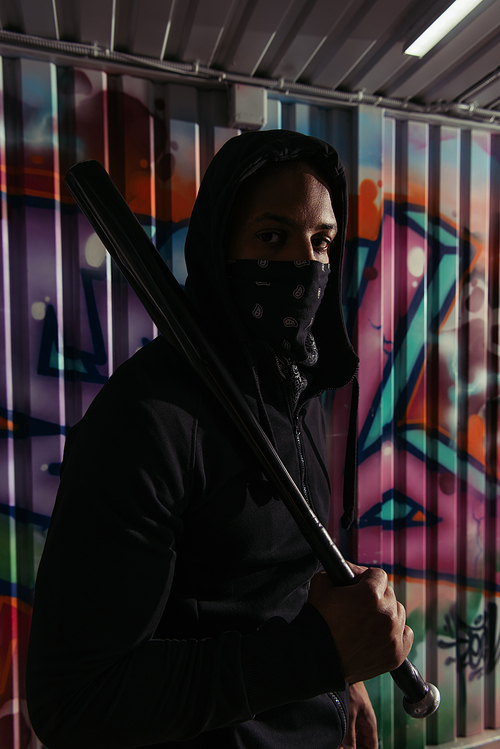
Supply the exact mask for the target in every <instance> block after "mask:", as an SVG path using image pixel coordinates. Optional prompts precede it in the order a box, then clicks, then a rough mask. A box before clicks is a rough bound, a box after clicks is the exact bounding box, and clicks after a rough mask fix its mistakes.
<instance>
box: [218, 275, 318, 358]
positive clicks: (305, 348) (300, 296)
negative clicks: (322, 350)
mask: <svg viewBox="0 0 500 749" xmlns="http://www.w3.org/2000/svg"><path fill="white" fill-rule="evenodd" d="M227 267H228V276H229V282H230V285H231V288H232V292H233V297H234V302H235V304H236V307H237V308H238V310H239V311H240V312H241V314H242V317H243V320H244V323H245V325H246V327H247V329H248V330H249V331H250V333H251V335H252V337H253V338H255V339H257V340H260V341H266V342H267V343H268V344H269V345H270V346H271V347H272V348H273V349H274V351H275V352H276V354H278V356H284V357H285V358H287V359H290V360H292V361H295V362H297V363H298V364H303V365H305V366H309V367H311V366H314V364H316V362H317V360H318V350H317V348H316V344H315V341H314V338H313V336H312V334H311V326H312V324H313V322H314V316H315V314H316V312H317V311H318V308H319V305H320V304H321V300H322V299H323V294H324V291H325V288H326V284H327V283H328V275H329V273H330V265H329V264H327V263H320V262H318V261H316V260H230V261H229V263H228V266H227Z"/></svg>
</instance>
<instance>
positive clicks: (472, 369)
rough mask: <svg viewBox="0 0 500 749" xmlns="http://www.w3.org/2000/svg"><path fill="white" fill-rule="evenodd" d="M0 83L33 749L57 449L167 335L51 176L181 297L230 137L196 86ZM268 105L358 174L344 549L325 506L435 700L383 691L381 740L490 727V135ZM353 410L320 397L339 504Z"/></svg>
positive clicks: (2, 691)
mask: <svg viewBox="0 0 500 749" xmlns="http://www.w3.org/2000/svg"><path fill="white" fill-rule="evenodd" d="M1 81H2V89H1V92H0V94H1V95H0V102H1V109H2V112H1V116H0V157H1V170H0V179H1V189H2V204H1V205H2V233H1V243H2V244H1V246H2V264H1V267H0V271H1V276H0V278H1V284H0V311H1V320H2V325H1V329H0V373H1V374H0V538H1V539H2V543H1V544H0V664H1V665H0V746H2V748H3V747H5V749H31V748H32V747H33V749H34V747H38V746H39V744H38V742H37V740H36V738H35V737H34V735H33V734H32V732H31V729H30V727H29V719H28V716H27V712H26V706H25V701H24V686H23V672H24V662H25V658H26V648H27V640H28V632H29V617H30V611H31V603H32V595H33V587H34V580H35V575H36V569H37V565H38V560H39V558H40V555H41V552H42V549H43V543H44V538H45V533H46V531H47V527H48V523H49V519H50V514H51V511H52V506H53V501H54V497H55V493H56V490H57V482H58V471H59V466H60V463H61V459H62V450H63V446H64V436H65V434H66V432H67V429H68V428H69V427H70V426H71V425H72V424H74V423H75V422H76V421H77V420H78V419H79V418H80V417H81V415H82V414H83V413H84V412H85V410H86V408H87V407H88V405H89V404H90V402H91V401H92V400H93V398H94V397H95V395H96V394H97V392H98V390H99V388H100V387H101V386H102V384H103V383H104V382H105V381H106V379H107V378H108V377H109V375H110V374H111V372H112V371H113V370H114V369H115V368H116V367H117V366H118V365H119V364H120V363H121V362H122V361H123V360H124V359H126V358H127V357H128V356H130V355H131V354H132V353H134V351H135V350H136V349H137V348H139V347H140V346H142V345H144V343H145V342H147V341H148V340H150V339H151V338H152V337H153V336H154V335H155V330H154V327H153V325H152V323H151V321H150V320H149V318H148V316H147V314H146V313H145V311H144V310H143V308H142V306H141V305H140V303H139V302H138V300H137V299H136V297H135V295H134V294H133V292H131V290H130V289H129V288H128V287H127V285H126V284H125V283H124V281H123V278H122V277H121V275H120V274H119V273H118V272H117V270H116V268H114V267H112V265H111V262H110V261H109V260H108V259H107V258H106V254H105V251H104V248H103V247H102V244H101V243H100V242H99V240H98V239H97V237H96V235H95V234H94V233H93V232H92V230H91V229H90V227H89V225H88V223H87V222H86V220H85V219H84V218H83V217H82V216H81V215H80V214H79V213H78V212H77V211H76V210H75V207H74V205H73V204H72V202H71V199H70V198H69V195H68V193H67V192H66V190H65V188H64V185H63V183H62V182H61V181H60V176H61V175H62V174H64V173H65V171H66V170H67V169H68V168H69V167H70V166H71V165H72V163H74V162H75V161H77V160H80V159H84V158H96V159H98V160H99V161H101V162H102V163H104V164H105V166H106V167H107V168H108V169H109V171H110V173H111V175H112V176H113V178H114V180H115V182H116V183H117V185H118V186H119V188H120V189H121V190H122V192H123V193H124V195H125V196H126V198H127V200H128V202H129V204H130V206H131V207H132V208H133V210H134V211H135V212H136V214H137V215H138V217H139V220H140V221H141V223H142V225H143V226H144V228H145V230H146V231H147V232H148V234H149V235H150V237H151V238H152V239H153V241H154V242H155V243H156V246H157V248H158V249H159V251H160V253H161V255H162V257H163V258H164V260H165V262H166V263H167V264H168V265H169V267H170V268H171V269H172V270H173V272H174V273H175V275H176V276H177V278H178V280H179V281H180V282H181V283H183V282H184V280H185V274H186V270H185V266H184V261H183V253H182V251H183V243H184V238H185V234H186V228H187V223H188V219H189V214H190V211H191V207H192V205H193V201H194V198H195V195H196V191H197V188H198V184H199V178H200V171H201V170H202V168H203V165H205V164H206V163H207V162H208V160H209V158H210V155H211V153H212V152H213V151H214V150H216V149H217V148H218V147H220V146H221V145H222V143H223V142H224V141H225V140H226V139H227V138H229V137H231V136H232V135H234V134H235V131H234V130H231V129H229V128H226V127H224V126H223V125H222V124H221V121H220V119H217V118H213V119H212V120H211V119H210V117H212V114H211V112H212V113H213V109H214V107H212V108H211V107H208V106H207V105H206V102H205V105H204V106H206V110H205V109H200V106H201V105H200V103H199V102H198V101H197V100H196V90H195V89H194V88H192V89H189V88H188V87H185V86H175V85H171V84H164V85H161V86H160V85H159V84H152V83H150V82H148V81H145V80H143V79H139V78H133V77H130V76H106V75H105V74H104V73H101V72H99V71H96V70H83V69H68V68H65V69H58V68H56V67H55V66H54V65H53V64H50V63H45V62H44V63H41V62H37V61H33V60H4V61H3V67H2V71H1ZM214 96H215V94H214ZM269 105H270V106H269V112H270V117H271V121H270V123H269V125H268V126H269V127H281V126H282V125H283V126H284V127H292V128H297V129H301V130H302V131H304V132H307V133H309V134H313V135H319V136H320V137H324V138H325V139H327V140H330V141H331V142H333V143H334V144H335V145H337V147H338V148H339V151H340V153H341V156H342V157H343V158H344V157H345V160H346V162H347V165H348V170H349V172H350V173H351V174H352V175H354V174H356V175H357V177H356V179H357V181H354V179H351V193H352V197H351V218H350V234H349V246H348V253H347V260H346V268H345V294H344V305H345V314H346V320H347V324H348V328H349V331H350V334H351V336H352V339H353V341H354V342H355V346H356V348H357V350H358V351H359V353H360V356H361V366H360V372H359V379H360V385H361V399H360V409H359V489H358V513H357V518H358V519H357V523H356V528H355V530H354V532H353V533H352V534H351V537H350V539H346V538H345V537H343V536H338V534H339V532H338V515H339V513H340V509H339V507H338V503H335V502H334V503H333V509H332V517H331V530H332V534H333V535H334V536H336V537H338V539H339V542H340V543H341V544H342V545H343V547H344V548H345V549H346V550H347V549H349V551H350V554H351V555H352V557H353V558H355V559H356V560H357V561H359V562H361V563H367V564H375V565H379V566H383V567H384V568H385V569H386V570H387V571H388V573H389V574H390V576H391V579H392V580H393V584H394V586H395V588H396V590H397V593H398V597H399V598H400V599H401V600H403V602H404V603H405V605H406V607H407V611H408V617H409V622H410V624H411V626H412V627H413V628H414V631H415V635H416V637H415V647H414V651H413V653H412V659H413V660H414V661H415V663H416V665H417V666H418V668H419V669H420V670H421V671H422V672H426V673H427V676H428V678H430V679H431V680H433V681H434V682H435V683H437V684H438V686H439V687H440V689H441V691H442V694H443V706H442V708H441V710H440V711H439V714H438V717H436V718H435V719H433V720H432V721H431V722H429V724H428V726H427V737H426V728H425V725H424V724H423V723H421V722H415V721H414V722H413V723H411V722H410V721H409V720H407V719H406V717H405V715H404V713H403V711H402V709H401V707H400V704H399V699H396V700H395V699H393V694H392V686H391V683H390V679H388V678H386V677H383V678H380V679H377V680H374V681H373V682H372V683H370V685H369V689H370V693H371V695H372V699H373V701H374V705H375V708H376V710H377V714H378V717H379V726H380V734H381V740H382V742H383V746H384V748H385V749H388V748H390V747H398V749H399V748H400V747H407V749H420V748H422V749H423V747H424V746H425V742H426V740H428V741H429V742H430V743H435V744H439V743H443V742H446V741H450V740H452V739H453V738H454V737H455V735H457V733H461V734H463V735H469V734H473V733H476V732H477V731H481V730H482V729H483V728H484V727H496V726H498V725H499V722H500V715H498V709H497V707H496V702H497V701H498V700H496V694H497V693H498V688H497V682H496V680H497V668H496V665H497V662H498V651H499V642H498V626H497V596H498V595H499V593H500V587H499V585H500V578H499V570H498V562H497V559H498V553H497V551H496V548H497V543H496V539H497V537H498V535H499V531H500V528H499V527H498V520H497V512H496V504H497V499H498V479H499V475H498V470H499V468H498V467H499V457H500V456H499V454H498V449H499V448H498V441H497V408H498V384H499V383H498V372H499V362H498V356H499V349H498V324H499V320H498V293H496V294H495V293H493V292H494V289H495V284H496V287H498V262H497V261H496V260H495V259H494V255H495V252H496V255H498V248H495V247H493V243H494V238H495V236H496V237H498V228H497V229H494V227H493V226H492V222H495V221H496V222H497V223H498V214H495V213H494V211H493V209H492V203H491V195H492V194H493V186H494V185H495V184H497V183H498V173H499V170H500V164H499V151H500V149H499V147H498V142H497V140H496V138H498V136H494V135H492V134H491V133H489V132H488V131H487V130H486V129H482V130H480V131H474V130H472V131H471V130H470V129H468V128H464V129H459V128H458V127H457V126H451V125H442V126H440V127H438V126H437V125H436V126H433V127H432V128H431V127H430V126H429V125H428V124H427V123H424V122H413V121H408V122H396V121H395V120H393V119H391V118H390V117H387V116H385V115H384V112H382V111H380V110H378V109H376V108H373V109H370V108H368V107H364V106H360V107H359V108H358V109H357V110H353V111H352V112H351V113H349V115H348V116H349V128H345V127H343V126H342V127H340V126H339V127H338V128H337V126H336V123H337V119H336V118H338V122H340V121H341V119H342V118H345V117H346V116H347V115H346V113H345V112H340V110H339V112H336V110H330V112H329V113H328V116H326V115H325V116H321V117H318V116H317V111H318V110H319V107H313V106H312V105H309V104H304V103H297V104H293V103H289V102H281V101H278V100H277V99H273V100H271V101H270V102H269ZM322 111H323V110H322ZM325 111H326V110H325ZM203 118H205V120H206V121H204V128H203V132H202V131H201V129H200V125H199V123H201V122H202V120H203ZM318 123H319V124H318ZM318 128H319V129H318ZM207 133H209V135H208V136H207ZM346 133H347V135H346ZM355 134H357V136H355ZM337 136H338V137H337ZM355 137H357V141H354V140H353V139H354V138H355ZM352 153H356V155H357V163H356V164H352V163H351V161H350V159H351V154H352ZM495 180H496V182H495ZM495 189H498V188H495ZM495 232H496V233H495ZM349 398H350V394H349V393H348V392H346V393H344V392H343V391H341V392H339V393H337V394H335V395H333V394H328V395H327V396H326V397H325V409H326V412H327V416H328V430H329V444H330V451H329V460H330V468H331V474H332V492H333V497H334V498H335V497H336V496H338V495H339V492H340V490H341V486H340V485H341V481H342V475H341V474H342V470H341V466H342V455H343V444H344V437H345V432H346V429H347V424H346V412H347V411H346V408H345V406H346V404H347V403H348V401H349ZM486 686H487V690H486ZM485 691H487V692H488V695H489V697H487V696H486V697H485ZM457 694H458V697H457V696H456V695H457ZM491 695H493V698H492V697H491ZM457 700H458V702H457ZM460 700H461V702H460ZM483 714H484V715H485V716H486V718H485V720H484V721H483V719H482V715H483Z"/></svg>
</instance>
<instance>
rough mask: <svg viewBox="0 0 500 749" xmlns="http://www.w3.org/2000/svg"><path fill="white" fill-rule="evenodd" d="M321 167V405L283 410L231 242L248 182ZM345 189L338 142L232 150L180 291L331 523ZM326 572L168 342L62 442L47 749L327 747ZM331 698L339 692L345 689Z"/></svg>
mask: <svg viewBox="0 0 500 749" xmlns="http://www.w3.org/2000/svg"><path fill="white" fill-rule="evenodd" d="M305 157H306V158H308V159H311V160H313V161H314V162H315V163H316V164H317V165H318V168H319V169H321V171H322V174H324V175H325V176H326V178H327V180H328V184H329V187H330V191H331V195H332V203H333V208H334V212H335V215H336V218H337V221H338V224H339V231H338V234H337V237H336V239H335V245H334V248H333V251H332V253H331V257H332V263H333V265H332V273H331V275H330V279H329V284H328V287H327V291H326V293H325V297H324V299H323V301H322V303H321V307H320V310H319V312H318V313H317V315H316V319H315V324H314V328H313V333H314V336H315V339H316V342H317V344H318V348H319V362H318V365H317V366H316V367H315V369H314V377H313V380H312V382H311V383H310V388H311V389H310V393H309V396H308V398H307V399H305V402H304V403H302V405H301V406H300V408H299V409H298V411H297V412H296V413H295V414H292V413H291V412H290V408H289V405H288V403H289V401H288V398H287V383H286V381H284V380H283V378H282V375H281V374H280V372H279V371H278V368H277V366H276V359H275V357H274V355H273V352H272V351H270V350H269V349H268V348H267V347H266V346H260V345H256V344H255V343H253V342H252V341H249V340H247V336H246V333H245V332H244V328H243V326H242V325H241V324H240V323H239V322H238V316H237V314H236V313H235V310H234V309H233V307H232V303H231V299H230V294H229V293H228V285H227V283H228V282H227V277H226V270H225V263H224V252H223V240H224V233H225V228H226V224H227V219H228V215H229V211H230V208H231V204H232V201H233V199H234V196H235V193H236V191H237V188H238V186H239V184H240V183H241V181H242V180H244V179H245V178H246V177H247V176H249V175H250V174H252V173H253V172H254V171H255V170H256V169H258V168H259V167H261V166H262V165H264V164H266V163H268V162H270V161H279V160H283V159H291V158H301V159H304V158H305ZM346 217H347V192H346V184H345V178H344V175H343V169H342V166H341V164H340V162H339V160H338V156H337V154H336V152H335V151H334V149H333V148H331V146H329V145H328V144H326V143H324V142H322V141H319V140H317V139H314V138H308V137H306V136H303V135H300V134H297V133H291V132H287V131H267V132H266V131H265V132H258V133H247V134H245V135H242V136H238V137H237V138H234V139H232V140H231V141H229V142H228V143H227V144H226V145H225V146H224V147H223V148H222V149H221V151H220V152H219V153H218V154H217V156H216V157H215V159H214V160H213V162H212V164H211V165H210V167H209V169H208V170H207V173H206V175H205V178H204V180H203V183H202V185H201V188H200V192H199V196H198V199H197V201H196V205H195V208H194V211H193V215H192V219H191V223H190V229H189V233H188V237H187V242H186V262H187V266H188V271H189V279H188V284H187V289H186V290H187V293H188V294H189V296H190V297H191V299H192V300H193V301H194V303H195V306H196V307H197V308H198V310H199V311H200V312H201V314H202V318H203V319H204V320H206V319H207V317H208V316H210V319H211V320H214V319H216V320H217V325H216V326H214V325H213V324H212V325H211V326H207V335H210V336H211V337H212V338H213V339H214V342H215V343H216V345H217V346H218V347H219V350H220V352H221V354H222V356H223V357H224V358H225V359H226V361H227V363H228V365H229V366H230V367H231V369H232V370H233V374H234V375H235V377H236V378H237V380H238V382H239V383H240V385H241V387H242V390H243V392H244V394H245V397H246V398H247V400H248V403H249V404H250V406H251V408H252V409H253V410H254V412H255V414H256V415H257V416H258V418H260V419H261V422H263V426H264V428H266V429H268V431H270V433H271V435H272V439H273V440H274V442H275V445H276V448H277V450H278V452H279V454H280V456H281V458H282V460H283V461H284V463H285V465H286V466H287V468H288V470H289V472H290V474H291V475H292V477H293V478H294V479H295V481H296V482H297V483H298V484H299V485H300V486H303V487H305V489H306V491H307V493H308V496H309V497H311V502H312V504H313V506H314V509H315V511H316V512H317V514H318V516H319V518H320V520H321V521H322V522H323V523H326V522H327V519H328V511H329V494H330V489H329V482H328V474H327V470H326V462H325V434H324V424H323V418H322V408H321V404H320V402H319V399H318V398H317V397H314V396H315V395H316V394H319V393H320V392H321V391H323V390H324V389H325V388H333V387H335V388H337V387H341V386H342V385H344V384H346V383H347V382H348V381H349V380H351V379H352V378H353V377H354V374H355V370H356V367H357V357H356V355H355V354H354V352H353V350H352V347H351V345H350V343H349V341H348V339H347V336H346V332H345V327H344V323H343V318H342V311H341V302H340V273H341V266H342V254H343V249H344V241H345V224H346ZM317 569H318V564H317V561H316V560H315V558H314V556H313V554H312V553H311V551H310V549H309V547H308V545H307V543H306V542H305V541H304V539H303V538H302V536H301V534H300V533H299V531H298V530H297V528H296V526H295V523H294V521H293V520H292V519H291V517H290V515H289V513H288V511H287V510H286V509H285V507H284V506H283V504H282V503H281V502H280V501H279V500H276V499H275V498H274V497H273V492H272V490H270V489H269V486H268V484H267V482H266V481H265V479H264V478H263V476H262V475H261V473H260V470H259V469H258V467H257V466H256V465H255V461H254V459H253V458H252V456H251V455H249V453H248V450H247V449H246V448H245V446H244V445H243V444H242V443H241V440H240V438H239V437H238V435H237V434H236V433H235V430H234V427H233V425H232V424H231V423H230V422H229V420H228V417H227V416H226V415H225V414H222V413H221V412H220V410H219V408H218V407H217V406H216V405H215V404H214V403H213V402H212V399H211V398H210V397H209V396H208V395H207V394H206V393H205V392H204V390H203V389H202V388H201V387H200V385H199V383H198V381H197V378H196V375H195V374H194V373H192V372H190V371H189V369H188V367H187V365H186V364H185V363H184V362H183V361H182V360H181V358H180V356H179V355H178V354H177V353H176V352H175V351H173V350H172V349H171V348H170V346H169V345H168V344H167V343H166V342H165V341H164V340H163V339H161V338H159V339H156V340H155V341H154V342H152V343H151V344H149V345H148V346H146V347H145V348H144V349H142V350H141V351H139V352H138V353H137V354H136V355H135V356H134V357H132V358H131V359H130V360H129V361H128V362H126V363H125V364H124V365H122V366H121V367H120V368H119V369H118V370H117V371H116V372H115V374H114V375H113V377H111V378H110V380H109V381H108V383H107V384H106V385H105V386H104V387H103V389H102V390H101V392H100V393H99V395H98V396H97V398H96V399H95V401H94V402H93V403H92V405H91V406H90V408H89V409H88V411H87V413H86V415H85V417H84V418H83V419H82V421H81V422H79V424H77V425H76V426H75V427H74V428H73V429H72V430H70V433H69V435H68V439H67V444H66V449H65V457H64V462H63V467H62V471H61V484H60V488H59V492H58V496H57V500H56V505H55V508H54V513H53V516H52V520H51V524H50V528H49V533H48V537H47V542H46V545H45V549H44V553H43V556H42V560H41V562H40V567H39V573H38V578H37V584H36V590H35V602H34V611H33V624H32V631H31V639H30V649H29V655H28V669H27V697H28V707H29V711H30V717H31V719H32V722H33V726H34V728H35V731H36V732H37V734H38V735H39V737H40V739H41V740H42V741H43V742H44V743H45V744H46V746H47V747H49V749H101V748H102V749H126V748H128V747H130V748H131V747H146V746H151V745H155V746H159V747H160V746H161V747H165V748H166V747H176V746H178V747H186V748H187V747H193V749H194V748H195V747H197V748H199V749H201V748H202V747H217V749H236V748H237V747H241V748H243V747H245V749H265V748H270V747H274V748H275V749H295V748H296V749H299V748H300V749H304V747H307V749H326V748H327V747H328V749H332V748H333V747H335V746H339V745H340V743H341V741H342V738H343V734H344V731H345V721H346V709H345V701H344V694H345V684H344V680H343V675H342V670H341V667H340V662H339V659H338V655H337V652H336V649H335V646H334V644H333V640H332V638H331V636H330V633H329V629H328V626H327V625H326V622H325V621H324V620H323V619H322V617H321V616H320V615H319V613H318V612H317V611H316V609H314V608H313V607H312V606H310V605H309V604H307V603H306V599H307V591H308V584H309V580H310V578H311V576H312V575H313V574H314V573H315V572H316V571H317ZM335 690H337V692H338V693H335Z"/></svg>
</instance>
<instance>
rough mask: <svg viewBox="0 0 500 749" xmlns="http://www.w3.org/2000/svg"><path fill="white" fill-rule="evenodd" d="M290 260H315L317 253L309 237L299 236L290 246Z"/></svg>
mask: <svg viewBox="0 0 500 749" xmlns="http://www.w3.org/2000/svg"><path fill="white" fill-rule="evenodd" d="M289 252H290V258H289V259H290V260H315V259H316V253H315V251H314V247H313V245H312V243H311V240H310V239H309V237H297V238H296V239H295V240H294V241H293V242H292V244H291V246H290V247H289Z"/></svg>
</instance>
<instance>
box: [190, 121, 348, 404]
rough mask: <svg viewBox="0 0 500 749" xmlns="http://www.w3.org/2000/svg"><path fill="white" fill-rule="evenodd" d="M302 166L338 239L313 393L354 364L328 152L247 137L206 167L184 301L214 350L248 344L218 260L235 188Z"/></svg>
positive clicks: (283, 134)
mask: <svg viewBox="0 0 500 749" xmlns="http://www.w3.org/2000/svg"><path fill="white" fill-rule="evenodd" d="M304 158H305V159H308V160H310V161H311V162H312V163H314V164H315V165H317V168H318V169H319V171H320V172H321V173H322V176H323V177H324V178H325V179H326V181H327V182H328V186H329V189H330V193H331V198H332V205H333V210H334V213H335V216H336V219H337V223H338V233H337V235H336V237H335V240H334V244H333V246H332V250H331V253H330V265H331V273H330V277H329V281H328V285H327V289H326V291H325V295H324V298H323V301H322V303H321V306H320V308H319V310H318V312H317V314H316V318H315V321H314V325H313V328H312V333H313V335H314V338H315V340H316V343H317V346H318V350H319V361H318V365H317V367H316V368H315V373H314V380H315V381H316V382H317V387H318V389H321V390H324V389H325V388H339V387H342V386H343V385H346V384H347V383H348V382H350V381H351V380H352V378H353V377H354V375H355V373H356V370H357V366H358V357H357V356H356V354H355V352H354V350H353V348H352V346H351V343H350V341H349V339H348V336H347V332H346V328H345V324H344V318H343V313H342V302H341V273H342V264H343V257H344V248H345V237H346V223H347V183H346V179H345V175H344V168H343V166H342V164H341V162H340V159H339V156H338V154H337V152H336V151H335V149H334V148H333V147H332V146H330V145H329V144H328V143H326V142H324V141H322V140H319V139H318V138H313V137H310V136H306V135H302V134H301V133H296V132H292V131H288V130H264V131H257V132H255V131H254V132H248V133H244V134H242V135H238V136H236V137H234V138H231V140H229V141H227V142H226V143H225V145H224V146H223V147H222V148H221V149H220V151H219V152H218V153H217V154H216V155H215V157H214V159H213V160H212V162H211V163H210V165H209V167H208V169H207V171H206V173H205V176H204V178H203V181H202V183H201V186H200V190H199V193H198V197H197V199H196V203H195V206H194V209H193V213H192V216H191V220H190V224H189V230H188V234H187V238H186V246H185V256H186V266H187V270H188V278H187V282H186V293H187V294H188V295H189V297H190V298H191V300H192V301H193V303H194V304H195V306H196V307H197V308H198V311H199V313H200V314H201V318H202V320H204V321H205V329H206V333H207V335H209V336H210V337H211V338H212V339H213V340H214V342H215V343H216V344H217V345H218V347H219V348H222V349H224V348H225V349H226V350H227V349H231V350H232V351H233V357H232V358H234V349H235V347H237V346H240V347H244V346H245V345H247V343H248V340H247V339H248V334H247V332H246V329H245V327H244V325H243V323H242V321H241V319H240V317H239V314H238V313H237V311H236V310H235V309H234V307H233V303H232V300H231V294H230V292H229V284H228V278H227V272H226V262H225V257H224V237H225V232H226V226H227V222H228V217H229V213H230V211H231V207H232V204H233V201H234V198H235V195H236V192H237V190H238V188H239V186H240V185H241V184H242V182H244V180H245V179H247V178H248V177H249V176H250V175H251V174H254V173H255V172H256V171H257V170H258V169H260V168H261V167H262V166H264V165H266V164H270V163H273V162H274V163H276V162H282V161H286V160H291V159H304Z"/></svg>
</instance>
